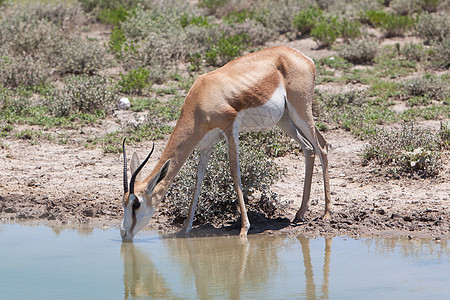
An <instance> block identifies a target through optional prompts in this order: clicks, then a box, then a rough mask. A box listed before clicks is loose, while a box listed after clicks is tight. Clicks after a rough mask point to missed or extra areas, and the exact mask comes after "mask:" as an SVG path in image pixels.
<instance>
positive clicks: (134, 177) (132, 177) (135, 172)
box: [130, 143, 155, 194]
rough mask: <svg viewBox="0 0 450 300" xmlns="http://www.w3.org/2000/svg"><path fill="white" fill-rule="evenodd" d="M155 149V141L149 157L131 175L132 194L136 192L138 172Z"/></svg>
mask: <svg viewBox="0 0 450 300" xmlns="http://www.w3.org/2000/svg"><path fill="white" fill-rule="evenodd" d="M154 149H155V143H153V147H152V150H151V151H150V153H149V154H148V155H147V158H146V159H144V161H143V162H142V164H140V166H139V167H138V168H137V169H136V171H134V173H133V175H131V180H130V194H134V182H135V181H136V176H137V174H139V172H140V171H141V169H142V168H143V167H144V166H145V164H146V163H147V161H148V159H149V158H150V156H151V155H152V153H153V150H154Z"/></svg>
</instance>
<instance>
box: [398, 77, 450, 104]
mask: <svg viewBox="0 0 450 300" xmlns="http://www.w3.org/2000/svg"><path fill="white" fill-rule="evenodd" d="M402 89H403V91H404V92H405V94H406V95H408V96H412V97H414V96H420V97H426V98H428V99H433V100H439V101H444V100H445V99H446V98H449V97H450V88H449V87H448V81H447V82H446V81H444V80H442V79H440V78H439V77H436V76H431V75H427V76H424V77H416V78H412V79H407V80H405V81H403V82H402Z"/></svg>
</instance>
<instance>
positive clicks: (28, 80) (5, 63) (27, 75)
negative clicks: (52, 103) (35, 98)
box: [0, 56, 51, 90]
mask: <svg viewBox="0 0 450 300" xmlns="http://www.w3.org/2000/svg"><path fill="white" fill-rule="evenodd" d="M50 76H51V68H50V66H49V65H48V64H47V63H46V62H44V61H42V60H41V59H39V58H37V59H34V58H32V57H31V56H15V57H9V56H3V57H1V56H0V84H2V85H3V86H5V87H8V88H18V87H24V88H28V89H33V90H36V88H37V87H39V86H42V85H44V84H45V82H46V81H47V80H48V79H49V78H50Z"/></svg>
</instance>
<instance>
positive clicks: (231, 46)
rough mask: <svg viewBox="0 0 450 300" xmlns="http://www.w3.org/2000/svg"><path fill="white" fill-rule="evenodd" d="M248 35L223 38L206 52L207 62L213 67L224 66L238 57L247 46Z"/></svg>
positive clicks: (212, 44)
mask: <svg viewBox="0 0 450 300" xmlns="http://www.w3.org/2000/svg"><path fill="white" fill-rule="evenodd" d="M247 39H248V36H247V35H246V34H240V35H232V36H223V37H221V38H220V39H219V40H218V41H217V42H216V43H212V41H211V42H210V44H211V48H210V50H208V52H206V61H207V62H208V63H209V64H211V65H213V66H222V65H224V64H226V63H227V62H229V61H230V60H232V59H234V58H236V57H238V56H239V55H240V54H241V53H242V51H243V50H244V49H245V47H246V45H247Z"/></svg>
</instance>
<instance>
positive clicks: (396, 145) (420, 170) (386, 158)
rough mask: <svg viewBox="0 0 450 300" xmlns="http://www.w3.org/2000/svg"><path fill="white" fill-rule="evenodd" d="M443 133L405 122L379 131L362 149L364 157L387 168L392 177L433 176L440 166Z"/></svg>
mask: <svg viewBox="0 0 450 300" xmlns="http://www.w3.org/2000/svg"><path fill="white" fill-rule="evenodd" d="M442 137H444V138H445V135H442V134H441V133H440V132H438V133H433V132H431V131H429V130H426V129H422V128H419V127H417V126H414V124H405V125H403V126H402V128H401V130H392V131H386V130H382V131H380V132H379V133H378V134H377V136H376V137H374V138H373V139H372V140H371V141H370V142H369V146H368V147H367V148H366V149H365V150H364V154H363V158H364V159H365V160H367V161H373V162H374V163H375V164H377V165H381V166H382V167H384V168H386V171H385V172H386V173H388V174H392V175H394V176H395V177H398V176H400V175H408V176H411V175H418V176H420V177H432V176H436V175H437V174H438V173H439V170H440V169H441V168H442V166H441V160H440V156H441V152H440V151H441V149H442V146H441V145H442V143H443V141H442V140H441V139H442Z"/></svg>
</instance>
